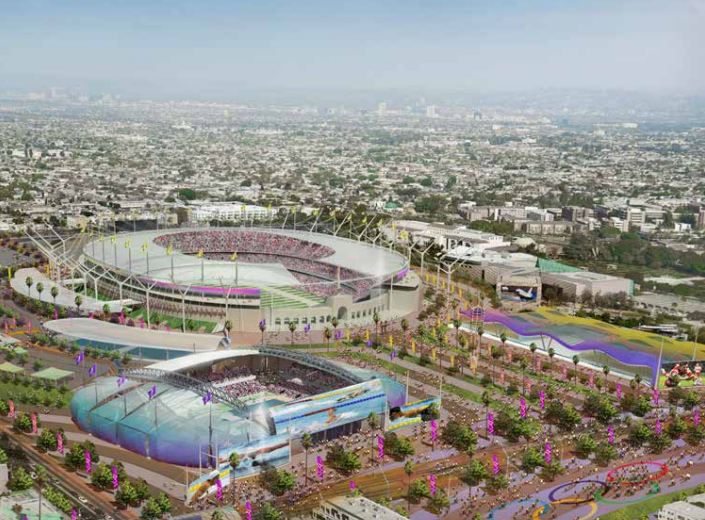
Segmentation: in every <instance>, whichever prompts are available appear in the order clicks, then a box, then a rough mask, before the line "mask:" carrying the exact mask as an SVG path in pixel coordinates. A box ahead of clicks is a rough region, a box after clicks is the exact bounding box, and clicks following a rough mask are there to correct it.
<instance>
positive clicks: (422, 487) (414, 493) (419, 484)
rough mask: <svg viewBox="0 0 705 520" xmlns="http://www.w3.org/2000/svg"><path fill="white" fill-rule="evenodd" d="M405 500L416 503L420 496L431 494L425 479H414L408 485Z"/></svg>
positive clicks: (424, 496)
mask: <svg viewBox="0 0 705 520" xmlns="http://www.w3.org/2000/svg"><path fill="white" fill-rule="evenodd" d="M407 493H408V494H407V500H408V502H410V503H413V504H418V503H419V501H420V500H421V499H422V498H428V497H430V496H431V490H430V489H429V487H428V483H427V482H426V480H425V479H417V480H414V481H413V482H412V483H411V485H410V486H409V487H408V492H407Z"/></svg>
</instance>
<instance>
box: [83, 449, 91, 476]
mask: <svg viewBox="0 0 705 520" xmlns="http://www.w3.org/2000/svg"><path fill="white" fill-rule="evenodd" d="M83 459H84V460H85V462H86V473H90V472H91V452H90V451H88V450H86V451H84V452H83Z"/></svg>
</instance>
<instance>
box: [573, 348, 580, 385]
mask: <svg viewBox="0 0 705 520" xmlns="http://www.w3.org/2000/svg"><path fill="white" fill-rule="evenodd" d="M579 363H580V356H578V355H577V354H576V355H575V356H573V365H574V369H573V371H574V372H575V386H578V364H579Z"/></svg>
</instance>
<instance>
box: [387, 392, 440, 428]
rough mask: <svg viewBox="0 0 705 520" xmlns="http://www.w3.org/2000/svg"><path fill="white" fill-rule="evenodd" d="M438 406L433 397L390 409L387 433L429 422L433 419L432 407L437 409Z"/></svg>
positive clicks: (437, 400)
mask: <svg viewBox="0 0 705 520" xmlns="http://www.w3.org/2000/svg"><path fill="white" fill-rule="evenodd" d="M440 405H441V403H440V399H438V398H437V397H433V398H431V399H424V400H422V401H414V402H411V403H407V404H405V405H402V406H395V407H394V408H390V409H389V422H388V424H387V431H394V430H398V429H399V428H403V427H404V426H409V425H411V424H419V423H421V422H426V421H430V420H431V419H432V418H433V417H432V414H431V412H432V411H433V409H434V407H435V408H436V409H438V408H440Z"/></svg>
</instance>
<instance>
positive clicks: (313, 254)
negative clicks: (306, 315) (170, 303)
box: [154, 230, 374, 301]
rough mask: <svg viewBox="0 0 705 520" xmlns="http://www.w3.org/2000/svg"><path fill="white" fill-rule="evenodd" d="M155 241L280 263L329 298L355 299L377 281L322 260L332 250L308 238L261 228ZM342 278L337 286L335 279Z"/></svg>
mask: <svg viewBox="0 0 705 520" xmlns="http://www.w3.org/2000/svg"><path fill="white" fill-rule="evenodd" d="M154 241H155V243H157V244H159V245H161V246H163V247H167V246H168V245H171V246H172V247H174V248H176V249H178V250H179V251H181V252H183V253H186V254H194V253H197V252H198V251H199V250H203V251H204V253H205V256H206V258H208V259H211V260H223V261H226V260H230V258H231V256H232V253H233V252H237V254H238V257H237V260H238V262H242V263H247V264H281V265H283V266H284V267H285V268H286V269H288V270H289V271H290V272H291V273H292V274H293V275H294V276H295V277H296V279H297V280H298V281H299V282H301V285H299V286H297V288H298V289H301V290H303V291H306V292H310V293H311V294H314V295H316V296H320V297H322V298H327V297H329V296H333V295H336V294H341V293H344V294H350V295H352V297H353V300H355V301H359V300H361V299H363V298H365V297H367V296H368V295H369V293H370V289H371V288H372V287H373V286H374V281H373V280H371V279H369V278H363V275H362V274H361V273H359V272H357V271H354V270H352V269H346V268H340V271H338V267H337V266H335V265H331V264H327V263H325V262H319V261H317V260H318V259H321V258H323V257H326V256H330V255H332V254H333V253H334V252H335V251H333V249H331V248H329V247H327V246H324V245H321V244H315V243H313V242H308V241H306V240H300V239H297V238H292V237H287V236H283V235H277V234H275V233H266V232H261V231H241V230H239V231H223V230H220V231H205V232H203V231H198V232H196V231H186V232H182V233H174V234H171V235H163V236H160V237H157V238H155V240H154ZM338 276H340V280H341V281H342V283H341V285H340V287H338V285H337V283H336V281H337V280H338Z"/></svg>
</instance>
